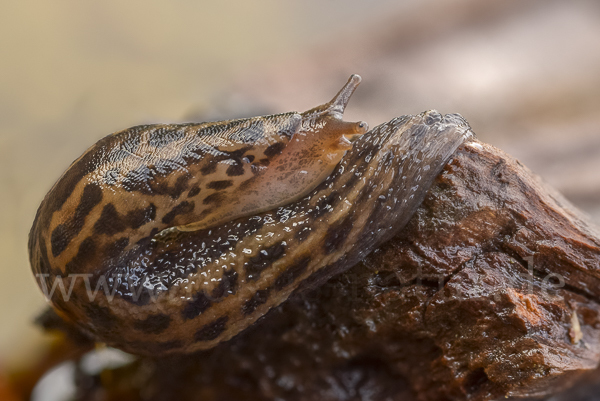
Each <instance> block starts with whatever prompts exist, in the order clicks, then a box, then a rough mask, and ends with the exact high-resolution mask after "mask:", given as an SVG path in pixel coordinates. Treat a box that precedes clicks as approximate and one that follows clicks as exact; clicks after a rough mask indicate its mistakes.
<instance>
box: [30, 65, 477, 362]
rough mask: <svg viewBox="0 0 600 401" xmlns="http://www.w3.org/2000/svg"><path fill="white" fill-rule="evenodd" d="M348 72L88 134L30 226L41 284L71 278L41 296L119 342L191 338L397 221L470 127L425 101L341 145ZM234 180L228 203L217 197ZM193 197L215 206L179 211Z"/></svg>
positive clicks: (219, 336) (236, 326)
mask: <svg viewBox="0 0 600 401" xmlns="http://www.w3.org/2000/svg"><path fill="white" fill-rule="evenodd" d="M359 82H360V78H359V77H358V76H353V77H351V78H350V80H349V81H348V83H347V84H346V86H345V87H344V88H343V89H342V91H340V93H339V94H338V95H337V96H336V97H335V98H334V99H333V100H332V101H331V102H330V103H328V104H326V105H323V106H320V107H318V108H315V109H312V110H310V111H308V112H305V113H301V114H299V113H288V114H283V115H278V116H268V117H261V118H255V119H246V120H234V121H229V122H222V123H220V124H215V123H210V124H206V125H203V124H187V125H176V126H174V125H161V126H142V127H135V128H133V129H130V130H127V131H123V132H121V133H118V134H116V135H113V136H111V137H107V138H105V139H103V140H101V141H100V142H99V143H98V144H96V145H95V146H94V147H92V148H91V149H90V151H88V153H86V154H85V155H84V156H82V157H81V158H80V159H79V160H77V161H76V162H75V163H74V164H73V166H72V167H71V168H70V169H69V170H68V171H67V173H66V174H65V175H64V176H63V178H62V179H61V180H59V182H58V183H57V184H56V185H55V187H54V188H53V189H52V190H51V191H50V193H49V194H48V196H47V197H46V199H45V200H44V202H43V203H42V205H41V206H40V209H39V210H38V214H37V216H36V219H35V222H34V225H33V228H32V231H31V234H30V242H29V252H30V261H31V265H32V269H33V271H34V273H36V274H38V280H39V284H40V286H41V287H42V289H43V290H44V289H45V291H49V289H51V288H56V285H57V284H56V282H55V281H56V280H68V282H65V283H62V284H63V285H64V288H72V292H71V294H70V296H69V297H67V298H65V297H64V296H63V294H62V293H61V292H60V291H55V292H54V293H53V295H52V297H50V299H49V301H50V302H51V303H52V305H53V307H54V308H55V309H57V310H58V311H59V312H60V314H61V315H62V316H64V317H65V318H67V319H69V320H70V321H71V322H73V323H74V324H76V325H77V326H78V327H80V328H81V330H82V331H84V332H86V333H88V334H89V335H91V336H93V337H94V338H96V339H97V340H98V341H102V342H106V343H108V344H109V345H112V346H115V347H118V348H121V349H123V350H125V351H128V352H133V353H138V354H153V355H160V354H168V353H173V352H192V351H196V350H202V349H207V348H211V347H213V346H215V345H216V344H218V343H219V342H221V341H225V340H227V339H229V338H231V337H233V336H234V335H236V334H237V333H239V332H240V331H242V330H244V329H245V328H246V327H248V326H249V325H251V324H252V323H253V322H255V321H256V320H257V319H258V318H259V317H261V316H262V315H264V314H265V313H266V312H267V311H268V310H269V309H270V308H272V307H274V306H277V305H279V304H280V303H281V302H283V301H284V300H285V299H287V298H288V297H289V295H290V294H291V293H292V292H293V291H294V290H296V289H298V288H301V287H303V286H306V285H310V284H311V283H313V284H314V283H316V282H319V281H321V280H325V279H327V278H329V277H331V275H333V274H335V273H337V272H339V271H341V270H344V269H347V268H349V267H351V266H352V265H353V264H355V263H356V262H357V261H358V260H360V259H361V258H362V257H364V256H365V255H366V254H367V253H369V252H370V251H372V250H373V249H374V248H375V247H376V246H378V245H379V244H380V243H382V242H383V241H385V240H386V239H388V238H390V237H391V236H392V235H394V234H395V233H396V232H397V231H398V230H400V229H401V228H402V227H403V226H404V225H405V224H406V223H407V221H408V219H409V218H410V216H411V215H412V213H413V212H414V211H415V209H416V208H417V207H418V205H419V204H420V202H421V200H422V198H423V197H424V195H425V192H426V190H427V189H428V188H429V186H430V185H431V182H432V181H433V179H434V178H435V177H436V176H437V174H438V173H439V172H440V171H441V169H442V168H443V166H444V165H445V164H446V163H447V162H448V160H449V159H450V157H451V155H452V153H453V152H454V150H455V149H456V147H458V146H459V145H460V144H461V143H462V142H463V141H464V140H465V139H466V138H468V137H469V136H470V135H471V132H470V129H469V127H468V125H467V123H466V122H465V121H464V120H463V119H462V118H461V117H460V116H455V115H454V116H453V115H448V116H445V117H443V116H441V115H440V114H439V113H437V112H433V111H432V112H427V113H423V114H421V115H419V116H415V117H410V116H406V117H400V118H397V119H394V120H392V121H390V122H389V123H386V124H382V125H380V126H378V127H376V128H375V129H373V130H371V131H370V132H368V133H366V134H364V135H362V136H360V137H358V139H356V140H355V141H354V142H353V144H352V146H351V149H349V150H348V151H346V150H343V151H341V150H340V149H339V148H336V147H335V146H338V145H339V144H338V145H336V144H337V143H338V142H339V141H340V139H341V138H344V137H345V136H346V135H355V134H353V133H357V134H360V133H362V130H364V129H365V128H366V126H365V125H363V124H362V123H345V122H341V121H340V120H341V112H343V108H344V107H345V105H346V103H347V101H348V99H349V97H350V95H351V94H352V92H353V91H354V89H355V88H356V85H358V83H359ZM348 124H350V126H348ZM259 125H262V127H261V128H257V127H258V126H259ZM269 127H270V128H269ZM347 127H350V128H352V127H354V128H353V130H352V129H351V130H347V129H346V128H347ZM209 130H213V131H215V132H217V134H215V133H213V134H208V132H209ZM348 132H350V134H348ZM218 133H220V134H218ZM236 135H237V136H236ZM319 135H320V136H319ZM198 138H199V139H198ZM248 138H254V139H248ZM319 138H320V139H319ZM257 142H260V144H261V145H256V143H257ZM282 143H283V145H280V144H282ZM274 145H277V147H278V151H277V152H276V151H274V150H268V149H273V148H272V146H274ZM255 146H258V147H260V146H263V147H262V148H260V149H258V150H257V148H256V147H255ZM302 152H304V153H302ZM336 152H338V153H336ZM305 154H309V155H310V157H308V158H306V156H305ZM332 154H333V155H332ZM338 154H339V157H338V156H337V155H338ZM131 155H134V156H135V157H133V156H131ZM199 156H201V157H199ZM244 158H246V159H247V160H246V161H244ZM336 158H337V160H336ZM261 159H267V160H268V163H266V162H264V161H261ZM340 159H341V161H340ZM106 160H112V162H113V163H112V164H108V165H107V164H106ZM338 162H339V163H338ZM136 163H137V164H136ZM255 163H259V164H258V165H256V164H255ZM260 163H263V165H262V167H265V168H263V169H262V170H261V169H260V168H261V165H260ZM265 164H266V165H265ZM336 165H337V168H335V169H334V167H335V166H336ZM253 166H255V167H256V169H258V172H253V168H255V167H253ZM289 166H292V167H293V168H292V170H290V168H289ZM305 169H306V170H305ZM303 171H306V173H303ZM311 174H312V175H311ZM303 175H311V177H312V178H311V180H312V181H311V180H309V181H310V182H308V181H305V180H303V177H302V176H303ZM207 177H209V178H208V179H207ZM217 177H219V179H215V178H217ZM236 177H243V178H242V179H241V180H240V181H236ZM258 183H260V185H259V186H257V185H258ZM290 187H292V188H295V187H303V191H299V192H294V191H292V190H289V188H290ZM308 187H310V188H309V189H308V190H307V189H306V188H308ZM228 189H234V191H231V192H230V191H228ZM299 193H302V194H301V195H298V194H299ZM281 194H283V195H284V196H283V197H282V196H281ZM278 195H279V197H278ZM236 196H237V197H239V198H240V199H241V198H243V199H244V203H243V204H242V203H240V204H239V205H242V207H241V208H237V209H236V210H237V211H236V212H234V213H232V212H231V209H230V205H229V204H228V203H226V202H227V201H228V200H231V199H235V197H236ZM230 203H234V204H235V201H230ZM199 204H202V205H204V206H207V207H204V206H203V207H204V208H202V207H201V208H199ZM284 204H285V205H284ZM239 205H238V206H239ZM236 207H237V206H236ZM244 207H246V209H244ZM207 210H208V211H209V212H206V211H207ZM203 213H204V214H205V215H207V216H210V215H211V213H215V214H218V215H219V216H220V217H218V218H217V217H215V218H214V219H212V220H210V219H209V220H205V221H209V222H210V224H209V225H202V224H199V225H197V226H193V221H194V220H192V223H189V221H190V220H189V219H190V218H192V219H198V218H199V217H202V214H203ZM223 218H225V219H226V220H223ZM186 224H192V226H191V227H190V226H187V227H181V226H182V225H186ZM176 228H179V229H176ZM71 285H72V287H71ZM46 294H49V292H46Z"/></svg>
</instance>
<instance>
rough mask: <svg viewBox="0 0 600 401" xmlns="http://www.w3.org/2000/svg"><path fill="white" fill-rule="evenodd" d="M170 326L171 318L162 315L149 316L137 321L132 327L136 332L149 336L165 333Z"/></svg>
mask: <svg viewBox="0 0 600 401" xmlns="http://www.w3.org/2000/svg"><path fill="white" fill-rule="evenodd" d="M170 324H171V317H170V316H169V315H165V314H163V313H158V314H156V315H150V316H148V317H147V318H146V319H144V320H138V321H136V322H135V323H134V325H133V327H134V328H135V329H136V330H139V331H143V332H144V333H149V334H160V333H162V332H163V331H165V330H166V329H167V328H168V327H169V325H170Z"/></svg>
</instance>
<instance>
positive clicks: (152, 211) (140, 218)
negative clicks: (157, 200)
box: [125, 203, 156, 229]
mask: <svg viewBox="0 0 600 401" xmlns="http://www.w3.org/2000/svg"><path fill="white" fill-rule="evenodd" d="M155 218H156V206H154V204H153V203H151V204H150V206H148V207H146V208H139V209H134V210H132V211H130V212H128V213H127V216H126V217H125V220H126V221H127V224H128V225H129V227H131V228H133V229H136V228H140V227H141V226H143V225H144V224H146V223H149V222H151V221H152V220H154V219H155Z"/></svg>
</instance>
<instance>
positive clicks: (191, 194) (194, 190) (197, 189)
mask: <svg viewBox="0 0 600 401" xmlns="http://www.w3.org/2000/svg"><path fill="white" fill-rule="evenodd" d="M199 193H200V187H199V186H198V185H194V186H193V187H192V188H191V189H190V192H188V197H190V198H193V197H194V196H196V195H198V194H199Z"/></svg>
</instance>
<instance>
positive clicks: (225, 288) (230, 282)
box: [211, 269, 238, 299]
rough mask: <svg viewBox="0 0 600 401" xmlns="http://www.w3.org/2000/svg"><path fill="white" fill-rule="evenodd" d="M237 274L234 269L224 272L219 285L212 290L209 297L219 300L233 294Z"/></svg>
mask: <svg viewBox="0 0 600 401" xmlns="http://www.w3.org/2000/svg"><path fill="white" fill-rule="evenodd" d="M237 280H238V273H237V271H235V270H234V269H229V270H226V271H225V272H224V273H223V277H221V281H220V282H219V285H218V286H217V287H216V288H215V289H214V290H213V292H212V294H211V296H212V298H213V299H220V298H223V297H226V296H228V295H229V294H235V291H236V288H237Z"/></svg>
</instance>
